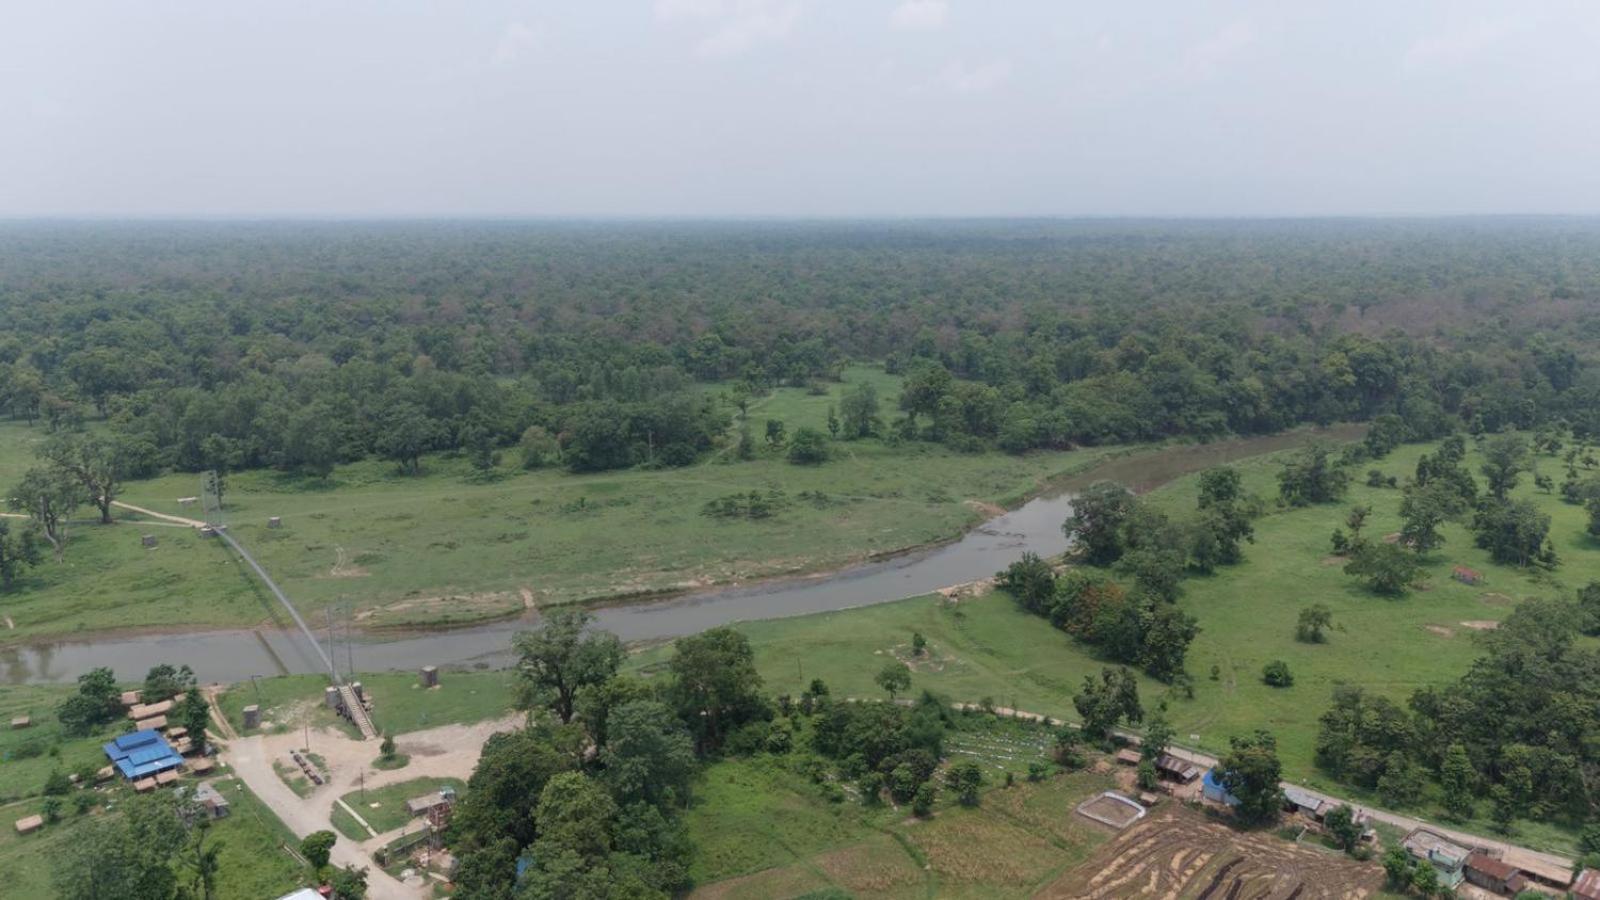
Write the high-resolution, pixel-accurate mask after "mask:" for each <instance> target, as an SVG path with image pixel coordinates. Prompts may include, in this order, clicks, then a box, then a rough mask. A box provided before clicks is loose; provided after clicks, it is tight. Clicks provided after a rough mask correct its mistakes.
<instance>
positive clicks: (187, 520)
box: [111, 500, 206, 528]
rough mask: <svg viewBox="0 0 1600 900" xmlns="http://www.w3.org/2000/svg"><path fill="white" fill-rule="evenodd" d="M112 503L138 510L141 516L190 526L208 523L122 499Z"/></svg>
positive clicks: (202, 525)
mask: <svg viewBox="0 0 1600 900" xmlns="http://www.w3.org/2000/svg"><path fill="white" fill-rule="evenodd" d="M111 505H112V506H115V507H116V508H117V509H125V510H127V511H128V512H136V513H138V514H139V515H141V516H149V517H151V518H153V519H163V520H165V521H168V522H176V523H177V524H179V525H187V526H189V527H190V528H204V527H206V523H204V522H202V521H200V520H199V519H190V518H187V517H185V516H169V515H167V514H166V513H159V512H156V511H155V510H153V509H145V508H144V507H142V506H134V505H133V504H132V503H123V502H122V501H121V500H113V501H111Z"/></svg>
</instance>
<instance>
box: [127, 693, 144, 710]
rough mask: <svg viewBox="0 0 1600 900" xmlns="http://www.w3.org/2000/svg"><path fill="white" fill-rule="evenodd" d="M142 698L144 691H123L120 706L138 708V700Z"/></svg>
mask: <svg viewBox="0 0 1600 900" xmlns="http://www.w3.org/2000/svg"><path fill="white" fill-rule="evenodd" d="M142 696H144V691H123V692H122V705H123V706H129V707H132V706H138V705H139V698H140V697H142Z"/></svg>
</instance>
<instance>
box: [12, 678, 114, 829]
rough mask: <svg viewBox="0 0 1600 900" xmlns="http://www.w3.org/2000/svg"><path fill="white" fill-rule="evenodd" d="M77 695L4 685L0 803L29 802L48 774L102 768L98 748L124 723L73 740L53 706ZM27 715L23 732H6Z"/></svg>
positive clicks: (54, 688) (70, 689)
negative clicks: (28, 718) (16, 800)
mask: <svg viewBox="0 0 1600 900" xmlns="http://www.w3.org/2000/svg"><path fill="white" fill-rule="evenodd" d="M76 690H77V687H76V686H75V685H74V686H67V685H55V684H47V685H31V684H30V685H7V686H6V687H5V688H3V689H0V802H3V801H9V800H15V799H18V798H21V797H33V796H36V795H38V794H39V793H40V792H41V791H42V790H43V789H44V781H45V779H46V778H47V777H49V775H50V773H51V772H53V771H55V770H57V769H59V770H61V771H62V772H65V773H67V774H72V773H74V772H77V771H79V770H81V769H84V768H93V769H99V768H100V767H101V766H104V765H105V764H106V758H105V751H103V750H102V749H101V745H102V744H104V743H105V742H106V741H109V740H111V739H112V738H114V737H116V736H117V735H119V734H121V733H122V731H123V728H124V726H125V723H124V722H123V721H122V720H120V719H119V720H118V721H115V722H111V723H109V724H107V725H106V726H105V727H104V728H100V729H97V730H96V731H95V732H94V733H92V734H89V735H86V736H84V737H72V736H69V735H67V734H65V733H64V732H63V731H62V729H61V723H60V722H59V721H57V719H56V705H57V704H59V703H60V702H61V701H62V700H64V699H66V698H67V697H68V696H70V695H71V694H72V693H74V692H75V691H76ZM20 715H26V716H29V717H30V718H31V719H32V721H33V724H32V725H31V726H30V727H28V728H21V729H14V728H11V727H9V725H10V722H11V720H12V719H13V718H15V717H17V716H20Z"/></svg>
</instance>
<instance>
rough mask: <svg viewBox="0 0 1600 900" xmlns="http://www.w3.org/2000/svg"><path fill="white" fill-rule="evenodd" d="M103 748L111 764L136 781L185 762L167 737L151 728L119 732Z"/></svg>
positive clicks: (174, 767) (124, 776)
mask: <svg viewBox="0 0 1600 900" xmlns="http://www.w3.org/2000/svg"><path fill="white" fill-rule="evenodd" d="M103 749H104V750H105V752H106V756H107V757H108V758H109V759H110V760H111V764H112V765H114V766H116V767H117V769H118V770H119V771H121V772H122V777H123V778H127V779H129V780H130V781H134V782H138V781H141V780H143V779H146V778H150V777H151V776H154V775H157V774H159V773H161V772H166V771H169V770H172V769H176V768H177V767H178V766H180V765H182V764H183V757H181V756H179V755H178V754H177V752H176V751H174V750H173V749H172V745H170V744H168V743H167V739H166V738H164V737H162V736H161V735H159V734H157V733H156V732H155V731H154V730H150V729H146V730H143V731H133V732H129V733H128V734H123V735H118V736H117V739H116V740H114V741H112V742H111V743H109V744H106V745H104V747H103ZM135 787H136V788H137V784H136V785H135Z"/></svg>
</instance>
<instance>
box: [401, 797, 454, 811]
mask: <svg viewBox="0 0 1600 900" xmlns="http://www.w3.org/2000/svg"><path fill="white" fill-rule="evenodd" d="M449 803H450V800H449V799H448V798H446V797H445V795H444V792H443V791H434V792H433V793H431V794H427V795H425V796H422V797H415V798H412V799H410V800H407V801H406V812H408V813H410V814H411V815H413V816H425V815H427V814H428V813H430V812H433V811H434V810H435V809H438V808H439V807H441V806H447V805H449Z"/></svg>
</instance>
